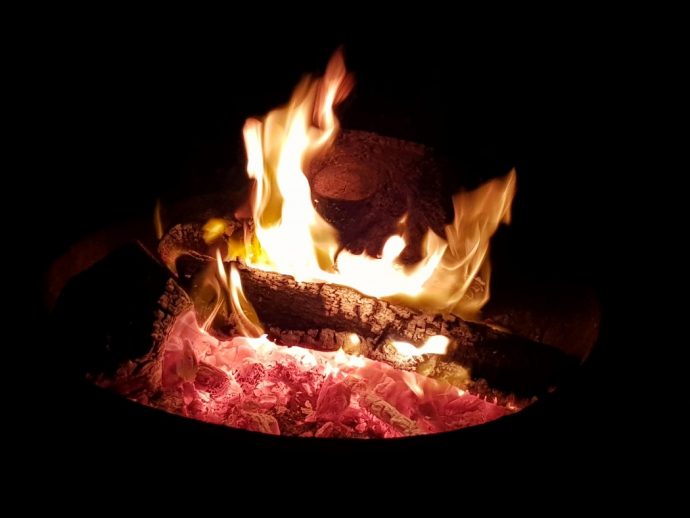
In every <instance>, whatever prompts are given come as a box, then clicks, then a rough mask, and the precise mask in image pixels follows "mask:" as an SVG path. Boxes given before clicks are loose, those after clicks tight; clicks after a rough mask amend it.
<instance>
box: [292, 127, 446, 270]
mask: <svg viewBox="0 0 690 518" xmlns="http://www.w3.org/2000/svg"><path fill="white" fill-rule="evenodd" d="M442 169H443V163H442V162H441V161H440V160H439V159H438V158H436V157H435V155H434V153H433V151H432V150H431V149H430V148H428V147H426V146H423V145H421V144H418V143H415V142H408V141H404V140H399V139H395V138H391V137H387V136H382V135H377V134H375V133H369V132H365V131H352V130H350V131H343V132H342V133H341V134H340V135H339V136H338V139H337V140H336V142H335V144H334V146H333V147H332V148H331V149H329V150H328V151H327V152H326V153H324V154H323V155H321V156H318V157H316V158H315V159H314V160H313V161H312V162H311V163H310V164H309V167H308V168H307V170H306V171H305V172H306V175H307V177H308V178H309V183H310V185H311V190H312V194H313V196H314V200H315V202H316V207H317V208H318V211H319V213H320V214H321V215H322V216H323V217H324V218H325V219H326V220H327V221H328V222H329V223H331V224H332V225H333V226H335V227H336V228H337V229H338V232H339V237H340V241H341V243H342V245H343V247H345V248H347V249H348V250H350V251H352V252H353V253H361V252H363V251H366V252H367V253H368V254H369V255H371V256H378V255H380V254H381V250H382V249H383V245H384V243H385V242H386V239H387V238H388V237H390V236H391V235H392V234H394V233H395V232H396V229H397V228H398V226H399V221H400V218H401V217H403V215H407V217H406V220H407V239H408V246H407V248H406V250H405V251H404V253H403V258H404V259H405V260H406V261H408V262H410V263H413V262H414V261H416V260H419V257H420V252H421V246H422V239H423V237H424V235H425V233H426V231H427V229H429V228H431V229H433V230H434V232H436V233H437V234H438V235H443V226H444V224H445V223H447V222H448V221H449V220H450V219H452V212H453V208H452V206H450V199H440V196H439V193H440V192H442V187H441V183H442V182H441V177H442Z"/></svg>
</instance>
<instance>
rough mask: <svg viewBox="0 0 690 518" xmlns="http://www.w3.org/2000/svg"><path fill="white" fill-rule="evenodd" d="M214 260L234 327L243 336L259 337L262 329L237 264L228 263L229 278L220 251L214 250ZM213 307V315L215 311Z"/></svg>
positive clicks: (262, 331) (262, 332)
mask: <svg viewBox="0 0 690 518" xmlns="http://www.w3.org/2000/svg"><path fill="white" fill-rule="evenodd" d="M216 261H217V263H218V275H219V276H220V279H221V281H222V282H223V285H224V286H226V288H227V293H228V298H229V300H230V306H231V308H232V312H233V314H234V315H235V318H236V328H237V330H238V331H239V332H240V333H241V334H242V335H243V336H249V337H252V338H257V337H260V336H262V335H263V334H264V330H263V329H262V328H261V324H260V323H259V317H258V316H257V314H256V311H255V310H254V307H253V306H252V304H251V302H249V300H247V297H246V296H245V295H244V290H243V289H242V279H241V278H240V273H239V272H238V271H237V266H236V265H235V264H234V263H232V264H231V265H230V278H229V279H228V276H227V274H226V273H225V266H224V265H223V259H222V257H221V255H220V251H216ZM217 311H218V310H217V309H216V308H214V313H213V316H214V317H215V313H217Z"/></svg>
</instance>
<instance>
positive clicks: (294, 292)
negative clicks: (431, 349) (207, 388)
mask: <svg viewBox="0 0 690 518" xmlns="http://www.w3.org/2000/svg"><path fill="white" fill-rule="evenodd" d="M237 267H238V270H239V272H240V277H241V279H242V285H243V288H244V292H245V295H246V296H247V298H248V300H249V301H250V302H251V303H252V304H253V306H254V309H255V310H256V312H257V314H258V316H259V319H260V320H261V322H262V324H263V325H264V326H265V327H266V328H267V329H268V332H269V335H271V336H272V337H273V338H274V339H277V340H278V341H280V342H283V343H285V344H286V345H296V344H302V345H305V346H307V347H314V348H317V349H324V350H335V349H338V348H339V347H343V348H344V349H346V350H347V349H348V347H349V348H350V349H358V352H360V353H361V354H364V355H365V356H367V357H369V358H372V359H377V360H383V361H387V362H388V363H395V362H396V358H395V353H392V352H391V348H390V347H387V345H388V344H389V342H390V341H391V340H402V341H406V342H409V343H412V344H414V345H417V346H420V345H422V344H423V343H424V342H425V341H426V339H427V338H428V337H430V336H433V335H443V336H446V337H448V338H449V339H450V340H451V350H452V352H451V353H450V354H449V359H450V360H452V361H453V362H456V363H458V364H460V365H462V366H463V367H465V368H468V369H470V372H471V373H472V377H473V378H477V379H479V378H481V379H485V380H486V381H487V382H488V384H489V385H490V386H491V387H494V388H496V389H499V390H503V391H506V392H511V393H515V394H518V395H521V396H532V395H534V394H536V393H540V392H543V391H545V390H547V389H548V388H550V387H551V386H552V385H553V384H555V383H556V381H557V380H558V379H559V378H560V377H561V376H562V375H563V374H564V373H565V372H566V371H567V370H568V369H569V368H571V367H572V366H574V365H575V364H576V361H575V360H574V359H573V358H571V357H569V356H567V355H565V354H563V353H561V352H560V351H558V350H556V349H554V348H552V347H549V346H546V345H543V344H539V343H536V342H532V341H530V340H527V339H525V338H521V337H518V336H515V335H512V334H510V333H507V332H504V331H501V330H499V329H496V328H493V327H491V326H489V325H486V324H483V323H479V322H468V321H465V320H463V319H462V318H460V317H457V316H455V315H432V314H429V313H425V312H423V311H420V310H417V309H413V308H410V307H407V306H404V305H402V304H399V303H395V302H390V301H386V300H381V299H376V298H373V297H369V296H367V295H363V294H361V293H359V292H358V291H355V290H354V289H352V288H348V287H345V286H339V285H335V284H329V283H316V282H297V281H295V280H294V279H293V278H292V277H290V276H287V275H283V274H279V273H274V272H265V271H261V270H257V269H254V268H249V267H247V266H245V265H241V264H238V265H237ZM355 336H356V338H355ZM398 366H400V365H398Z"/></svg>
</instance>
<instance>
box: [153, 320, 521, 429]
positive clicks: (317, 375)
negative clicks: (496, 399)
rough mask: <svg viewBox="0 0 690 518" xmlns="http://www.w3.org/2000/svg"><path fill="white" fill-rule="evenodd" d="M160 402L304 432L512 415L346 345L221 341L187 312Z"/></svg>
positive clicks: (177, 329)
mask: <svg viewBox="0 0 690 518" xmlns="http://www.w3.org/2000/svg"><path fill="white" fill-rule="evenodd" d="M150 404H153V405H155V406H156V407H158V408H161V409H163V410H166V411H169V412H173V413H178V414H181V415H184V416H187V417H191V418H194V419H198V420H201V421H206V422H210V423H215V424H222V425H226V426H230V427H234V428H242V429H246V430H252V431H257V432H263V433H269V434H275V435H293V436H295V435H296V436H303V437H348V438H391V437H403V436H409V435H418V434H430V433H438V432H445V431H449V430H455V429H459V428H464V427H467V426H473V425H477V424H482V423H485V422H487V421H491V420H493V419H496V418H498V417H501V416H503V415H505V414H506V413H509V412H510V411H509V410H507V409H506V408H504V407H501V406H499V405H496V404H493V403H490V402H488V401H485V400H483V399H480V398H478V397H476V396H473V395H471V394H469V393H467V392H465V391H463V390H461V389H458V388H457V387H454V386H452V385H450V384H448V383H446V382H442V381H437V380H433V379H430V378H427V377H425V376H422V375H419V374H417V373H415V372H408V371H403V370H398V369H395V368H393V367H391V366H390V365H387V364H384V363H381V362H377V361H372V360H369V359H366V358H363V357H359V356H350V355H347V354H345V353H344V352H343V351H342V350H341V351H338V352H321V351H313V350H309V349H305V348H302V347H284V346H279V345H276V344H274V343H272V342H271V341H269V340H268V339H266V338H265V337H261V338H247V337H235V338H233V339H231V340H228V341H222V340H219V339H217V338H215V337H213V336H211V335H209V334H207V333H205V332H204V331H202V330H201V329H200V328H199V326H198V325H197V322H196V319H195V316H194V313H193V312H192V311H190V312H188V313H186V314H185V315H183V316H182V317H181V318H179V319H178V320H177V322H176V324H175V326H174V328H173V329H172V332H171V333H170V336H169V338H168V340H167V342H166V343H165V358H164V364H163V395H162V397H160V398H157V399H156V401H155V403H154V402H151V403H150Z"/></svg>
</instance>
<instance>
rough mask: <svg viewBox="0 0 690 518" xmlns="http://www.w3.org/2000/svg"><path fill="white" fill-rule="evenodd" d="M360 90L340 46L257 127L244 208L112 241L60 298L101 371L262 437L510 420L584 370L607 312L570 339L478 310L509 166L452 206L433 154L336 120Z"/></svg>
mask: <svg viewBox="0 0 690 518" xmlns="http://www.w3.org/2000/svg"><path fill="white" fill-rule="evenodd" d="M350 89H351V80H350V78H349V76H348V74H347V72H346V71H345V67H344V63H343V61H342V57H341V56H340V55H339V54H336V55H335V56H334V57H333V58H332V60H331V62H330V64H329V66H328V69H327V70H326V74H325V76H324V78H322V79H318V80H311V79H306V80H304V81H303V82H302V83H301V84H300V85H299V86H298V87H297V89H296V90H295V92H294V94H293V98H292V99H291V101H290V103H289V105H288V106H286V107H284V108H281V109H278V110H274V111H272V112H270V113H269V114H268V115H267V116H266V117H265V118H264V119H262V120H258V119H249V120H247V122H246V124H245V128H244V139H245V146H246V152H247V158H248V161H247V173H248V175H249V177H250V178H251V179H252V180H253V183H252V188H251V191H250V193H249V194H248V196H247V198H246V200H244V202H243V203H239V204H232V203H230V202H228V203H227V204H226V205H225V206H224V207H222V208H221V209H219V210H215V211H214V210H213V209H212V208H210V207H205V208H206V209H209V210H205V211H201V210H197V211H196V212H195V213H193V214H192V213H190V214H189V215H185V216H183V217H182V219H179V220H177V221H174V223H175V224H171V223H170V221H165V220H166V218H163V217H162V216H161V213H160V211H157V213H156V217H155V221H156V227H157V231H158V236H157V237H158V238H159V241H158V243H157V245H152V244H151V243H149V244H146V243H141V242H140V243H137V244H130V245H127V246H125V247H123V248H120V249H119V250H116V251H111V250H108V252H109V253H108V254H107V257H105V259H103V260H101V261H100V262H98V263H97V264H95V265H94V266H91V267H90V268H88V269H86V270H85V271H84V272H83V273H81V274H80V275H79V276H77V277H75V278H74V279H73V280H71V281H69V283H67V285H66V287H65V288H64V289H62V290H60V289H58V291H60V298H59V300H58V304H57V306H56V310H55V321H56V323H57V325H58V331H59V332H60V333H63V334H64V335H69V336H70V337H71V340H72V341H73V342H74V343H76V344H78V345H79V347H78V350H79V353H80V355H81V360H82V361H83V370H84V371H85V373H86V375H87V377H88V379H89V380H91V381H92V382H93V383H94V384H96V385H98V386H100V387H102V388H105V389H108V390H111V391H114V392H115V393H117V394H120V395H122V396H125V397H127V398H129V399H131V400H134V401H136V402H137V403H141V404H144V405H148V406H151V407H154V408H156V409H160V410H164V411H166V412H170V413H176V414H180V415H182V416H185V417H189V418H193V419H198V420H201V421H206V422H210V423H213V424H218V425H224V426H228V427H233V428H242V429H246V430H250V431H253V432H262V433H265V434H273V435H293V436H300V437H338V438H394V437H405V436H412V435H420V434H433V433H439V432H447V431H451V430H456V429H460V428H464V427H469V426H474V425H480V424H484V423H487V422H489V421H492V420H494V419H498V418H500V417H503V416H506V415H509V414H512V413H515V412H518V411H520V410H521V409H523V408H525V407H526V406H528V405H529V404H530V403H532V402H534V401H536V400H537V399H538V398H540V397H542V396H544V395H545V394H547V393H548V392H549V391H551V390H553V389H554V388H555V387H556V386H557V385H558V383H559V382H560V381H562V380H563V379H564V378H565V377H566V376H568V374H569V373H571V372H572V371H573V370H574V369H575V368H576V367H577V365H578V364H579V362H580V361H581V360H582V359H583V358H584V357H585V356H586V354H587V353H588V351H589V349H590V348H591V345H592V344H593V342H594V339H595V338H596V329H597V325H598V320H597V317H593V318H591V319H589V320H587V321H586V326H587V332H586V333H585V334H586V335H587V340H583V341H582V342H581V343H579V344H577V346H576V347H574V348H573V347H572V346H571V345H563V344H565V343H566V342H567V340H566V341H562V343H555V344H554V343H551V344H545V343H541V342H542V341H543V340H539V338H540V337H541V338H543V336H544V330H543V329H539V330H537V329H526V326H525V325H524V322H523V325H522V326H521V325H520V323H517V324H516V322H515V321H514V319H513V320H511V318H509V315H507V314H506V313H503V314H500V313H497V314H494V315H489V314H487V313H486V312H484V313H482V309H483V308H484V307H485V304H486V303H487V301H488V300H489V296H490V291H489V283H490V267H489V265H490V263H489V242H490V239H491V237H492V235H493V234H494V233H495V232H496V230H497V229H498V228H499V226H500V225H501V224H502V223H509V222H510V210H511V203H512V200H513V196H514V195H515V192H516V183H517V173H516V172H515V171H514V170H513V171H508V172H506V173H507V174H506V175H505V176H504V177H501V178H496V179H494V180H491V181H489V182H487V183H486V184H484V185H481V186H479V187H477V188H475V189H471V190H464V191H461V192H459V193H457V194H455V195H454V196H452V197H451V196H446V197H444V196H443V194H444V193H443V189H442V177H443V164H442V162H441V161H440V160H438V159H437V158H436V157H435V156H434V154H433V152H432V151H431V150H430V149H428V148H426V147H424V146H421V145H418V144H414V143H410V142H405V141H400V140H396V139H393V138H388V137H383V136H380V135H375V134H371V133H366V132H352V131H350V132H348V131H343V132H341V131H340V128H339V124H338V120H337V118H336V117H335V114H334V111H333V110H334V107H335V106H336V105H337V104H338V103H339V102H340V101H342V100H343V99H344V98H345V96H346V95H347V94H348V92H349V90H350ZM203 203H204V200H196V201H194V202H193V205H194V206H196V207H197V209H199V207H200V206H201V205H203ZM221 205H222V204H221ZM184 218H187V219H184ZM166 223H167V224H166ZM56 271H59V268H58V269H57V270H56ZM58 277H59V276H58ZM66 277H67V276H64V277H63V278H62V279H59V280H58V283H59V282H60V281H66V280H67V279H66ZM96 293H108V294H109V296H108V301H109V303H108V304H107V305H106V306H105V307H103V305H99V307H98V308H95V307H93V306H92V305H91V302H90V301H92V300H93V298H94V296H96ZM85 322H87V323H88V324H87V325H85V324H84V323H85ZM527 327H529V326H527ZM75 329H78V330H79V331H78V332H76V333H75ZM549 341H551V342H559V341H560V340H559V339H556V340H549ZM570 343H571V344H572V342H570ZM553 345H561V347H560V348H558V347H554V346H553Z"/></svg>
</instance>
